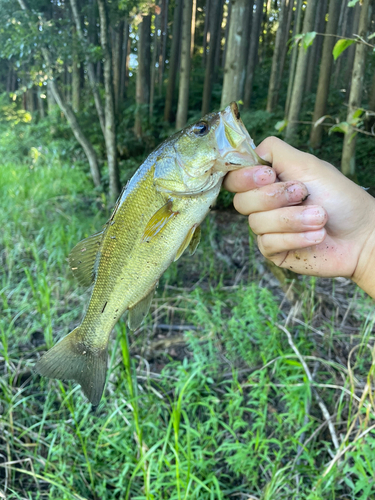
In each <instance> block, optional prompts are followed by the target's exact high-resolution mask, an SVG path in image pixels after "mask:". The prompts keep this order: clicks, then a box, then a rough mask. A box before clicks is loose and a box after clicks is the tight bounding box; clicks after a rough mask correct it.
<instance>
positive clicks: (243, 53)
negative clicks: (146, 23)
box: [239, 0, 254, 98]
mask: <svg viewBox="0 0 375 500" xmlns="http://www.w3.org/2000/svg"><path fill="white" fill-rule="evenodd" d="M253 10H254V0H248V1H247V2H246V3H245V14H244V19H243V36H242V40H241V50H240V54H239V64H240V67H241V68H244V71H242V74H241V80H240V90H239V94H240V96H241V98H243V96H244V92H245V80H246V63H247V57H248V54H249V48H250V43H251V25H252V21H253Z"/></svg>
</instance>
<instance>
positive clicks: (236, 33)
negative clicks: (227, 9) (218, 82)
mask: <svg viewBox="0 0 375 500" xmlns="http://www.w3.org/2000/svg"><path fill="white" fill-rule="evenodd" d="M247 1H248V0H232V12H231V20H230V25H229V35H228V41H227V54H226V61H225V68H224V81H223V90H222V94H221V108H224V107H225V106H227V105H228V104H229V103H230V102H231V101H238V100H239V99H240V98H241V97H242V96H241V81H242V78H243V73H244V72H245V67H241V64H240V58H239V55H240V54H241V45H242V39H243V38H244V37H245V33H244V17H245V10H246V2H247Z"/></svg>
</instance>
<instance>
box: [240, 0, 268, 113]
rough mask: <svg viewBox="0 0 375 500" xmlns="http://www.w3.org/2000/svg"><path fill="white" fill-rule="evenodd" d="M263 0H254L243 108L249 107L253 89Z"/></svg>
mask: <svg viewBox="0 0 375 500" xmlns="http://www.w3.org/2000/svg"><path fill="white" fill-rule="evenodd" d="M263 7H264V0H256V11H255V15H254V14H253V23H252V27H251V40H250V50H249V56H248V58H247V68H246V80H245V93H244V99H243V101H244V108H245V109H248V108H250V100H251V94H252V91H253V78H254V70H255V63H256V59H257V53H258V47H259V32H260V29H261V26H262V14H263Z"/></svg>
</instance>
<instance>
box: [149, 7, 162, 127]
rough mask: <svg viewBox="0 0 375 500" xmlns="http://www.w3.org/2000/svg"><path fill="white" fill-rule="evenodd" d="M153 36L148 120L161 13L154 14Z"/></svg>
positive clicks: (152, 106) (153, 89)
mask: <svg viewBox="0 0 375 500" xmlns="http://www.w3.org/2000/svg"><path fill="white" fill-rule="evenodd" d="M154 26H155V30H154V36H153V43H152V59H151V76H150V108H149V112H150V118H151V117H152V115H153V114H154V96H155V84H156V82H155V79H156V59H157V56H158V53H159V49H160V45H161V36H160V38H159V37H158V31H159V30H160V31H161V13H160V14H155V18H154Z"/></svg>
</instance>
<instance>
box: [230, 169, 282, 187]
mask: <svg viewBox="0 0 375 500" xmlns="http://www.w3.org/2000/svg"><path fill="white" fill-rule="evenodd" d="M275 180H276V172H275V170H274V169H273V168H271V167H264V166H262V167H261V166H256V167H250V168H242V169H241V170H234V171H233V172H229V174H228V175H226V177H225V179H224V184H223V185H224V188H225V189H227V190H228V191H231V192H232V193H241V192H243V191H250V189H255V188H257V187H261V186H265V185H267V184H273V183H274V182H275Z"/></svg>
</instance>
